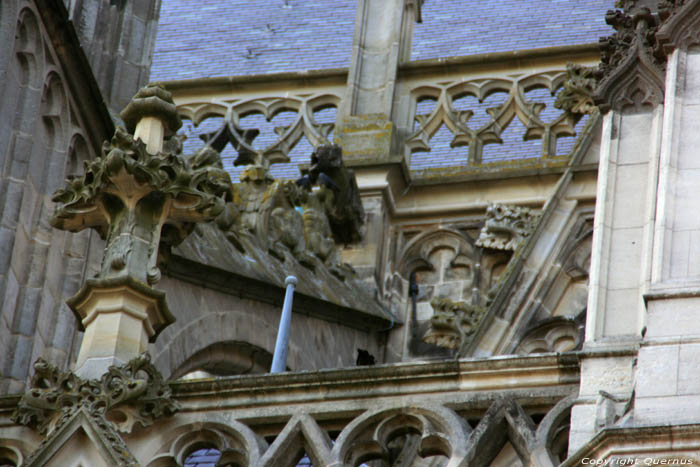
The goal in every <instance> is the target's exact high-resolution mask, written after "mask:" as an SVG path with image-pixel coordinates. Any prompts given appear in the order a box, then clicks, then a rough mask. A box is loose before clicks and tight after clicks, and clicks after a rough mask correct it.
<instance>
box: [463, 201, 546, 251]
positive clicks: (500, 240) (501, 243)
mask: <svg viewBox="0 0 700 467" xmlns="http://www.w3.org/2000/svg"><path fill="white" fill-rule="evenodd" d="M539 218H540V214H539V213H538V212H537V211H534V210H532V209H530V208H524V207H520V206H510V205H505V204H491V205H489V207H488V208H487V209H486V222H485V223H484V227H483V228H482V229H481V232H480V233H479V238H478V239H477V240H476V245H477V246H480V247H482V248H491V249H494V250H509V251H515V249H516V248H518V245H520V244H521V243H522V241H523V240H524V239H525V238H526V237H528V236H529V235H530V234H531V233H532V231H533V230H534V229H535V226H536V225H537V221H538V220H539Z"/></svg>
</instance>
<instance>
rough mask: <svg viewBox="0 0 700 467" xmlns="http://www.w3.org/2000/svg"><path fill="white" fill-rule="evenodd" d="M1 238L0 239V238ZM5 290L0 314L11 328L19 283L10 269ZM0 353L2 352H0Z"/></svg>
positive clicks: (6, 276) (5, 278)
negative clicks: (0, 313)
mask: <svg viewBox="0 0 700 467" xmlns="http://www.w3.org/2000/svg"><path fill="white" fill-rule="evenodd" d="M0 240H1V239H0ZM3 279H4V281H0V282H4V285H5V290H4V294H3V300H2V316H3V318H4V320H5V321H6V322H7V325H8V327H9V328H12V325H13V323H14V319H15V314H16V312H17V311H16V310H17V297H18V295H19V283H18V282H17V278H16V277H15V274H14V272H13V271H12V270H9V271H7V274H6V275H5V277H4V278H3ZM0 355H2V354H0ZM0 362H1V360H0Z"/></svg>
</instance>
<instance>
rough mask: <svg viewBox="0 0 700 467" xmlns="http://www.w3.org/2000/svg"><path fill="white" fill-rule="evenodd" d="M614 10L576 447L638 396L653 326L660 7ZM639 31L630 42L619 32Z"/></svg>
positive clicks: (607, 46) (606, 56)
mask: <svg viewBox="0 0 700 467" xmlns="http://www.w3.org/2000/svg"><path fill="white" fill-rule="evenodd" d="M642 3H644V2H639V3H637V4H636V6H634V5H635V2H628V4H631V5H632V6H629V7H628V8H626V9H625V11H624V12H620V11H618V12H609V13H608V16H607V18H606V19H607V21H608V23H609V24H612V25H613V27H615V29H616V30H617V31H618V32H617V33H616V34H615V35H613V36H612V37H611V38H609V39H608V41H607V42H604V43H603V45H602V49H603V58H602V63H601V65H600V72H601V73H600V74H601V79H600V81H599V84H598V87H597V89H596V96H595V100H596V103H597V104H598V105H599V107H600V108H601V111H602V112H604V113H605V116H604V121H603V129H602V138H601V153H600V160H599V169H598V188H597V197H596V210H595V221H594V232H593V246H592V253H591V272H590V278H589V291H590V292H589V297H588V307H587V322H586V338H585V343H584V347H583V352H582V355H581V359H582V361H581V383H580V390H579V398H578V400H577V403H576V405H575V406H574V407H573V409H572V414H571V432H570V441H569V451H570V452H574V451H576V450H577V449H578V448H579V447H581V446H582V445H584V444H585V443H586V442H587V441H589V440H590V439H591V438H592V437H593V436H594V435H595V434H596V433H597V432H598V431H599V430H601V429H602V428H604V427H606V426H608V425H610V424H613V423H614V422H616V421H617V420H618V419H619V418H620V417H621V416H622V415H623V412H624V411H625V408H626V407H627V404H628V403H629V402H630V398H631V397H632V393H633V389H634V375H635V361H636V357H637V349H638V348H639V344H640V341H641V339H642V331H643V328H644V323H645V304H644V294H645V292H646V291H647V290H648V288H649V283H650V278H651V251H652V241H653V230H654V211H655V207H656V196H657V193H656V185H657V174H658V165H659V150H660V144H661V128H662V121H663V111H664V106H663V99H664V72H663V70H664V62H665V58H664V57H663V56H658V55H657V54H656V52H655V50H653V48H652V44H649V42H648V37H649V35H650V34H651V35H653V32H654V31H655V29H656V28H657V27H658V24H659V23H660V22H661V18H660V17H659V14H658V13H657V12H652V11H651V10H649V9H648V8H647V7H645V6H642V5H641V4H642ZM622 37H625V38H629V37H632V38H633V40H632V42H623V41H621V40H619V39H620V38H622Z"/></svg>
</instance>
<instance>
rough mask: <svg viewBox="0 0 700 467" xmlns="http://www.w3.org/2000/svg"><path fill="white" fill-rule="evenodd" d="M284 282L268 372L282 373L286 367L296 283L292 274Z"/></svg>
mask: <svg viewBox="0 0 700 467" xmlns="http://www.w3.org/2000/svg"><path fill="white" fill-rule="evenodd" d="M284 283H285V285H286V286H287V291H286V292H285V294H284V306H283V307H282V316H280V326H279V329H278V331H277V341H276V342H275V354H274V355H273V357H272V368H271V369H270V373H282V372H283V371H285V370H286V368H287V351H288V350H289V330H290V328H291V326H292V301H293V299H294V287H295V286H296V285H297V278H296V277H294V276H287V279H286V280H285V281H284Z"/></svg>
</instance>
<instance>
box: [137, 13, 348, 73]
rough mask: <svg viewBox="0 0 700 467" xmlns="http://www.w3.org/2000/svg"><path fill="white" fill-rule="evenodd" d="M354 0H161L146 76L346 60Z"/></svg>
mask: <svg viewBox="0 0 700 467" xmlns="http://www.w3.org/2000/svg"><path fill="white" fill-rule="evenodd" d="M355 7H356V4H355V2H354V1H352V0H245V1H238V2H232V1H231V0H197V1H192V0H163V3H162V5H161V11H160V22H159V23H158V33H157V35H156V44H155V51H154V54H153V66H152V68H151V78H150V79H151V81H157V80H175V79H189V78H201V77H211V76H231V75H251V74H261V73H278V72H284V71H301V70H316V69H322V68H342V67H347V66H348V65H349V62H350V53H351V49H352V38H353V32H354V29H355Z"/></svg>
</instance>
